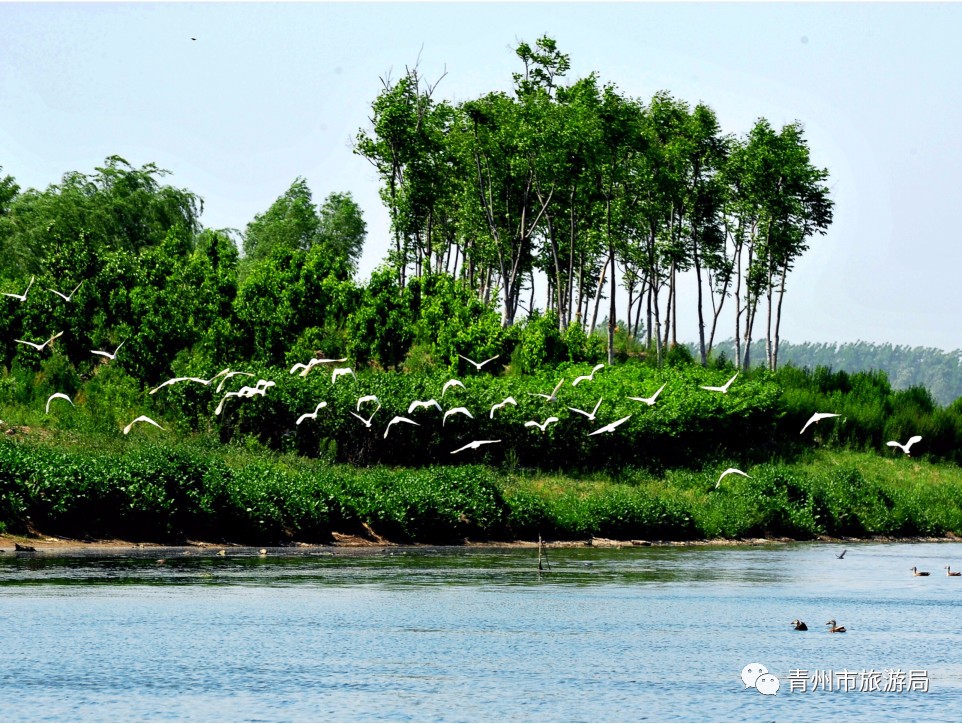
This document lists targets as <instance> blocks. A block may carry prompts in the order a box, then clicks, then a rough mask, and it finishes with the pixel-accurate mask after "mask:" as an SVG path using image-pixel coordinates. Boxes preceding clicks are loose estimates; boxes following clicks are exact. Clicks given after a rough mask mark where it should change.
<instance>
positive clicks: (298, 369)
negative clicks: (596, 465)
mask: <svg viewBox="0 0 962 724" xmlns="http://www.w3.org/2000/svg"><path fill="white" fill-rule="evenodd" d="M34 281H35V277H31V279H30V283H29V284H27V288H26V289H25V290H24V292H23V294H12V293H9V292H4V293H3V295H4V296H7V297H12V298H14V299H17V300H18V301H20V302H24V301H26V299H27V294H28V293H29V292H30V288H31V287H32V286H33V283H34ZM82 284H83V282H81V283H80V284H78V285H77V286H76V287H74V289H73V291H71V292H70V294H63V293H61V292H58V291H57V290H55V289H48V290H47V291H49V292H51V293H53V294H55V295H57V296H59V297H61V298H62V299H63V300H64V302H66V303H70V302H71V300H72V298H73V295H74V294H75V293H76V292H77V290H78V289H79V288H80V286H81V285H82ZM61 335H63V331H60V332H57V333H56V334H54V335H52V336H51V337H49V338H48V339H47V340H45V341H44V342H42V343H38V342H31V341H29V340H23V339H17V340H15V342H17V343H19V344H23V345H27V346H30V347H33V348H34V349H36V350H37V351H43V350H44V349H45V348H46V347H47V346H49V345H51V344H52V343H53V342H54V341H55V340H56V339H58V338H59V337H60V336H61ZM125 341H126V340H124V342H125ZM124 342H121V343H120V344H118V345H117V347H116V348H115V349H114V351H113V352H107V351H105V350H90V353H91V354H94V355H98V356H101V357H104V358H105V360H106V361H112V360H115V359H116V358H117V355H118V354H119V352H120V349H121V348H122V347H123V346H124ZM458 356H459V357H460V358H461V359H463V360H464V361H465V362H467V363H468V364H470V365H473V366H474V368H475V370H476V371H478V372H480V371H481V369H482V368H483V367H484V366H485V365H487V364H488V363H489V362H493V361H494V360H496V359H498V357H499V356H500V355H495V356H494V357H490V358H488V359H486V360H484V361H483V362H475V361H474V360H472V359H469V358H468V357H465V356H464V355H458ZM344 362H347V358H340V359H320V358H312V359H310V360H308V361H307V362H306V363H303V364H302V363H298V364H295V365H294V366H293V367H292V368H291V370H290V374H292V375H293V374H296V373H299V375H300V376H301V377H306V376H307V375H308V374H309V373H310V372H311V370H312V369H314V368H315V367H317V366H319V365H330V364H340V363H344ZM604 367H605V365H604V364H596V365H595V366H594V367H593V368H592V370H591V372H590V373H589V374H587V375H581V376H579V377H576V378H575V380H574V381H573V382H572V383H571V385H572V387H576V386H578V385H579V384H582V383H585V382H593V381H594V376H595V374H596V373H597V372H600V371H601V370H603V369H604ZM347 375H350V376H351V377H353V378H354V381H355V383H356V382H357V381H358V380H357V376H356V375H355V374H354V370H353V369H352V368H351V367H336V368H334V369H333V370H332V372H331V384H332V385H333V384H334V383H336V382H337V380H338V379H339V378H340V377H343V376H347ZM235 376H247V377H254V375H253V374H252V373H250V372H239V371H236V370H231V369H229V368H228V369H224V370H222V371H220V372H218V373H217V374H216V375H214V376H213V377H211V378H210V379H202V378H199V377H173V378H171V379H169V380H166V381H165V382H162V383H160V384H159V385H157V386H156V387H154V388H153V389H151V390H150V391H149V394H151V395H153V394H155V393H156V392H158V391H159V390H161V389H163V388H164V387H167V386H170V385H174V384H178V383H182V382H193V383H196V384H201V385H204V386H210V385H211V384H212V383H213V382H214V380H217V379H220V382H219V383H218V385H217V388H216V392H217V393H220V391H221V389H222V388H223V386H224V383H225V382H226V381H227V380H229V379H230V378H232V377H235ZM737 377H738V373H737V372H736V373H735V374H734V375H732V377H731V379H729V380H728V381H727V382H726V383H725V384H724V385H721V386H717V387H716V386H711V385H700V388H701V389H703V390H706V391H708V392H714V393H719V394H727V393H728V390H729V388H731V386H732V384H733V383H734V382H735V380H736V378H737ZM564 382H565V380H564V379H562V380H560V381H559V382H558V383H557V384H556V385H555V387H554V389H553V390H552V391H551V392H550V394H545V393H541V392H529V393H528V394H529V395H531V396H532V397H541V398H543V399H544V400H545V401H546V402H547V403H552V404H553V403H556V402H557V401H558V394H559V392H560V391H561V389H562V386H563V385H564ZM274 385H275V383H274V382H273V381H272V380H264V379H261V380H258V382H257V383H256V384H255V385H254V386H253V387H251V386H247V385H245V386H243V387H241V388H240V389H239V390H236V391H229V392H227V393H225V394H224V397H223V398H222V399H221V400H220V402H219V403H218V405H217V407H216V409H215V410H214V414H215V415H220V414H221V413H222V412H223V409H224V404H225V403H226V402H227V401H228V400H229V399H230V398H235V397H236V398H238V399H243V398H251V397H254V396H255V395H260V396H264V395H266V393H267V390H268V388H270V387H273V386H274ZM666 386H667V383H665V384H663V385H662V386H661V387H659V388H658V390H657V391H656V392H655V393H654V394H652V395H651V396H650V397H628V399H629V400H634V401H636V402H641V403H644V404H646V405H648V406H649V407H650V406H652V405H654V404H655V403H656V401H657V400H658V397H659V395H660V394H661V393H662V391H663V390H664V389H665V387H666ZM457 387H460V388H462V389H465V387H464V383H462V382H461V381H460V380H458V379H450V380H448V381H447V382H445V383H444V385H443V386H442V387H441V395H440V399H442V400H443V399H444V396H445V395H446V394H447V392H448V391H449V390H450V389H452V388H457ZM55 399H63V400H66V401H67V402H68V403H70V404H71V405H73V404H74V403H73V400H71V399H70V397H69V396H68V395H66V394H64V393H62V392H55V393H53V394H52V395H50V397H49V398H48V399H47V404H46V412H47V414H49V413H50V403H51V402H53V400H55ZM602 400H603V398H599V399H598V402H597V403H595V406H594V409H592V411H591V412H586V411H585V410H581V409H578V408H575V407H568V408H567V409H568V410H571V411H572V412H575V413H577V414H580V415H583V416H584V417H586V418H587V419H588V420H589V421H591V422H595V421H596V420H597V415H598V410H599V408H600V407H601V403H602ZM368 403H376V404H377V407H376V408H375V409H374V411H373V412H371V413H370V415H369V416H368V417H366V418H365V417H362V416H361V415H360V414H359V413H360V411H361V406H362V405H366V404H368ZM517 404H518V402H517V401H516V400H515V399H514V398H513V397H506V398H505V399H504V400H502V401H501V402H499V403H497V404H495V405H493V406H492V407H491V409H490V410H489V412H488V416H489V418H490V419H494V413H495V411H496V410H501V409H504V407H505V406H506V405H515V406H517ZM326 407H327V402H325V401H321V402H319V403H318V404H317V405H316V406H315V408H314V410H313V412H308V413H304V414H302V415H301V416H300V417H298V419H297V422H296V424H297V425H300V424H302V423H304V422H306V421H307V420H315V421H316V420H317V416H318V413H319V412H320V411H321V410H323V409H324V408H326ZM430 407H435V408H436V409H437V410H438V412H441V413H443V414H442V421H441V424H442V426H444V425H446V424H447V420H448V417H450V416H452V415H464V416H465V417H468V418H469V419H474V415H473V414H471V411H470V410H468V409H467V408H466V407H452V408H450V409H448V410H444V409H443V408H442V407H441V404H440V403H439V402H438V400H436V399H433V398H432V399H430V400H423V401H422V400H414V401H413V402H411V404H410V406H409V407H408V414H409V415H411V414H413V413H414V412H415V411H416V410H419V409H426V408H430ZM380 410H381V402H380V400H379V399H378V398H377V396H376V395H370V394H369V395H362V396H360V397H358V399H357V406H356V411H350V414H351V415H353V416H354V417H356V418H357V419H358V420H359V421H360V422H361V423H362V424H363V425H364V427H365V428H367V429H372V425H373V422H374V417H375V416H376V415H377V413H378V412H379V411H380ZM839 416H840V415H839V414H837V413H833V412H816V413H815V414H814V415H812V417H811V418H809V420H808V421H807V422H806V423H805V425H804V426H803V427H802V429H801V432H800V434H803V433H804V432H805V431H806V430H807V429H808V428H809V427H810V426H811V425H814V424H817V423H818V422H820V421H821V420H825V419H828V418H832V417H839ZM630 418H631V415H626V416H625V417H622V418H621V419H618V420H615V421H613V422H609V423H608V424H605V425H603V426H601V427H599V428H598V429H596V430H594V431H593V432H589V433H588V436H593V435H603V434H606V433H610V432H614V430H615V429H616V428H617V427H618V426H619V425H622V424H623V423H625V422H627V421H628V420H629V419H630ZM138 422H144V423H148V424H151V425H154V426H156V427H158V428H160V429H161V430H163V429H164V428H163V427H161V425H159V424H158V423H157V422H155V421H154V420H152V419H150V418H149V417H147V416H146V415H140V416H139V417H137V418H135V419H134V420H133V421H132V422H131V423H130V424H128V425H127V426H126V427H124V429H123V434H124V435H127V434H129V433H130V431H131V429H132V428H133V426H134V425H135V424H136V423H138ZM557 422H560V418H558V417H557V416H556V415H551V416H549V417H547V418H546V419H545V420H544V421H543V422H539V421H538V420H528V421H527V422H525V423H524V425H525V427H531V428H537V429H538V430H539V431H540V432H542V433H544V432H545V431H546V430H547V428H548V426H549V425H551V424H553V423H557ZM398 423H405V424H408V425H417V426H419V425H420V424H421V423H419V422H417V421H415V420H413V419H411V418H409V417H403V416H401V415H397V416H395V417H394V418H392V419H391V421H390V422H388V424H387V427H386V428H385V429H384V438H385V439H387V436H388V433H389V432H390V430H391V427H392V426H393V425H395V424H398ZM921 439H922V438H921V436H919V435H914V436H912V437H910V438H909V440H908V441H907V442H905V443H904V444H903V443H900V442H897V441H895V440H890V441H889V442H888V443H886V444H887V445H888V446H889V447H897V448H899V449H901V450H902V452H903V453H905V455H909V454H910V452H909V450H910V448H911V447H912V446H913V445H914V444H915V443H917V442H919V441H920V440H921ZM499 442H501V440H474V441H472V442H469V443H467V444H466V445H464V446H463V447H460V448H458V449H456V450H452V451H451V454H452V455H454V454H457V453H460V452H463V451H465V450H469V449H470V450H477V449H478V448H479V447H481V446H482V445H491V444H495V443H499ZM730 474H738V475H743V476H745V477H746V478H749V477H751V476H749V475H748V474H747V473H745V472H743V471H741V470H738V469H737V468H728V469H727V470H725V471H724V472H723V473H722V474H721V476H720V477H719V478H718V481H717V482H716V483H715V488H716V489H717V488H718V487H719V485H721V481H722V480H723V479H724V478H725V477H726V476H727V475H730Z"/></svg>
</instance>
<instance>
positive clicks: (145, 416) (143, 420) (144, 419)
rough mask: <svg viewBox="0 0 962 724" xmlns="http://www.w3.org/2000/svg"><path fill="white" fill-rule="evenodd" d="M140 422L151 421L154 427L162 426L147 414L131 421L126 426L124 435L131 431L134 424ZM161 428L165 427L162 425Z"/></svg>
mask: <svg viewBox="0 0 962 724" xmlns="http://www.w3.org/2000/svg"><path fill="white" fill-rule="evenodd" d="M138 422H149V423H150V424H151V425H153V426H154V427H160V425H158V424H157V423H156V422H154V421H153V420H151V419H150V418H149V417H147V415H141V416H140V417H137V418H135V419H134V421H133V422H131V423H130V424H129V425H127V427H125V428H124V435H126V434H127V433H128V432H130V428H132V427H133V426H134V424H135V423H138ZM160 429H161V430H163V429H164V428H162V427H160Z"/></svg>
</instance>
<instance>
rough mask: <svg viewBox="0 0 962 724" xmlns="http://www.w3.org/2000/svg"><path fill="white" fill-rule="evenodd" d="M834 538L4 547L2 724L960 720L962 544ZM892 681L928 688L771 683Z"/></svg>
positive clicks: (0, 577)
mask: <svg viewBox="0 0 962 724" xmlns="http://www.w3.org/2000/svg"><path fill="white" fill-rule="evenodd" d="M848 548H849V552H848V554H847V555H846V556H845V558H844V559H842V560H839V559H837V558H836V557H835V554H836V553H838V552H839V550H840V547H837V546H834V545H825V544H820V545H819V544H816V545H810V544H798V545H787V546H760V547H744V548H727V547H726V548H701V547H699V548H626V549H617V550H612V549H590V548H583V549H570V548H569V549H551V550H550V552H549V554H548V563H549V564H550V570H549V571H546V572H545V573H544V574H543V575H539V573H538V571H537V567H536V555H537V554H536V552H535V551H532V550H530V549H511V550H478V549H463V548H457V549H445V548H441V549H413V550H412V549H398V548H387V549H383V550H382V549H374V550H373V551H367V550H365V551H344V550H341V549H338V550H335V551H331V550H317V549H271V550H270V551H269V555H268V556H266V557H262V556H258V554H257V550H256V549H228V555H226V556H222V557H218V556H216V555H213V551H211V552H209V553H205V554H204V555H201V554H199V553H197V552H193V554H192V555H183V553H184V552H185V550H184V549H182V548H178V549H168V550H160V551H159V550H158V549H149V550H142V551H138V552H137V554H136V555H125V556H116V555H113V556H111V555H86V556H78V557H69V558H64V557H53V556H49V555H45V554H19V555H16V556H14V555H5V556H0V610H2V611H3V614H4V615H3V616H2V617H0V637H2V638H0V640H2V641H3V642H4V649H5V653H6V661H7V662H8V665H7V666H5V667H2V668H0V702H2V703H0V707H2V708H0V719H2V720H3V721H24V720H32V721H44V720H47V721H49V720H71V721H94V720H124V721H150V720H179V721H225V720H231V721H290V720H297V721H357V720H364V721H372V720H373V721H385V720H391V721H394V720H403V721H410V720H418V721H421V720H428V721H434V720H438V721H491V720H497V721H636V720H655V721H665V720H668V721H678V720H684V721H742V720H750V721H781V720H791V721H800V720H804V721H836V720H847V721H879V720H882V721H895V720H899V721H902V720H913V721H953V720H957V719H958V716H959V715H958V698H959V696H960V695H962V654H960V651H962V647H960V644H962V628H960V626H959V624H958V621H959V620H960V613H962V611H960V608H959V607H960V601H962V578H949V577H947V576H945V575H944V573H945V571H944V568H943V566H945V565H946V564H950V565H952V566H953V567H958V568H960V569H962V545H960V544H954V543H952V544H884V545H883V544H857V545H848ZM158 559H162V560H163V562H158ZM913 565H917V566H919V568H921V569H923V570H930V571H931V572H932V575H931V576H929V577H927V578H916V577H913V576H912V575H911V573H910V572H909V570H908V569H909V568H910V567H911V566H913ZM795 618H801V619H802V620H804V621H806V622H807V623H808V625H809V628H810V630H809V631H807V632H796V631H793V630H792V626H791V625H790V623H789V622H790V621H792V620H793V619H795ZM830 619H836V620H837V621H838V623H839V624H841V625H844V626H846V627H847V629H848V633H846V634H834V635H833V634H828V633H827V632H826V630H825V629H826V626H824V623H825V622H826V621H828V620H830ZM755 662H758V663H762V664H764V665H765V666H766V667H767V668H768V670H769V671H770V672H771V673H772V674H774V675H775V676H776V677H778V678H779V679H780V688H779V691H778V693H777V695H775V696H762V695H761V694H759V693H758V692H757V691H756V690H754V689H746V688H745V686H744V684H743V683H742V681H741V672H742V669H743V667H744V666H745V665H746V664H749V663H755ZM891 670H901V671H902V672H906V673H907V672H909V671H924V672H925V680H926V683H927V685H928V689H929V690H928V691H927V692H923V691H911V692H910V691H903V692H901V693H898V692H881V691H866V690H862V691H859V690H857V688H856V690H853V691H848V692H845V691H838V690H834V691H824V690H817V691H811V689H810V687H811V683H809V686H808V687H807V689H806V691H804V692H803V691H800V690H795V691H792V690H790V687H789V679H790V673H791V675H792V678H794V679H795V681H796V685H797V684H798V682H799V681H800V680H801V678H802V672H803V671H807V672H808V673H809V674H810V675H811V676H812V677H816V676H817V675H818V673H819V672H822V676H823V677H824V675H825V672H830V673H832V674H835V675H838V674H840V673H842V672H844V671H847V672H857V673H858V674H861V673H862V672H871V671H877V672H883V671H891ZM843 678H844V677H843ZM833 688H834V687H833ZM853 688H855V687H854V686H853Z"/></svg>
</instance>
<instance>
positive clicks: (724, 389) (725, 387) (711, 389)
mask: <svg viewBox="0 0 962 724" xmlns="http://www.w3.org/2000/svg"><path fill="white" fill-rule="evenodd" d="M735 377H738V373H737V372H736V373H735V374H734V375H733V376H732V378H731V379H730V380H728V382H726V383H725V384H723V385H722V386H721V387H708V386H705V385H698V386H699V387H701V388H702V389H703V390H708V391H709V392H721V393H722V394H725V393H726V392H728V388H729V387H731V384H732V382H734V381H735Z"/></svg>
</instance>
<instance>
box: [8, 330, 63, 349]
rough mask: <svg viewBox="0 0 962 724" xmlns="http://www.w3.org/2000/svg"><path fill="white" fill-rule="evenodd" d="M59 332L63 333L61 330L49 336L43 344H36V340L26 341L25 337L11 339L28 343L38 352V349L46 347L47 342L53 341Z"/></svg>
mask: <svg viewBox="0 0 962 724" xmlns="http://www.w3.org/2000/svg"><path fill="white" fill-rule="evenodd" d="M61 334H63V332H57V333H56V334H55V335H54V336H53V337H51V338H50V339H48V340H47V341H46V342H44V343H43V344H37V343H36V342H28V341H27V340H25V339H15V340H13V341H14V342H19V343H20V344H27V345H30V346H31V347H33V348H34V349H35V350H37V351H38V352H40V351H42V350H43V348H44V347H46V346H47V345H48V344H50V343H51V342H53V341H54V340H55V339H56V338H57V337H59V336H60V335H61Z"/></svg>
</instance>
